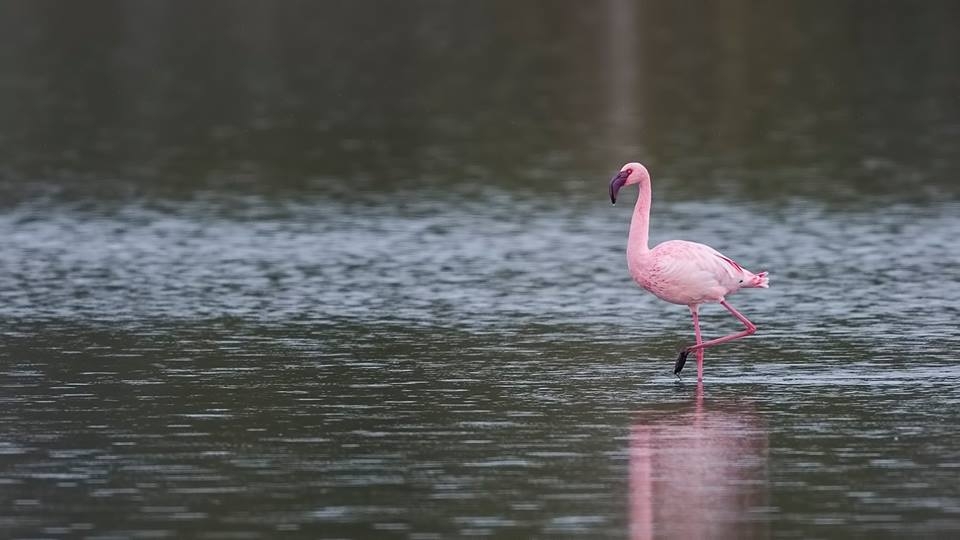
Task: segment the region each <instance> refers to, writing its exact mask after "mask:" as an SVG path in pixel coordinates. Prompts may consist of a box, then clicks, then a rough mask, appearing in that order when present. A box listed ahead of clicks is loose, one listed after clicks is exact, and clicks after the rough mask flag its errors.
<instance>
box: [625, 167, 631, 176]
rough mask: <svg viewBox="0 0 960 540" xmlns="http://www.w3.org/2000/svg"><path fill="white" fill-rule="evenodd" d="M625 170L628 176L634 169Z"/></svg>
mask: <svg viewBox="0 0 960 540" xmlns="http://www.w3.org/2000/svg"><path fill="white" fill-rule="evenodd" d="M623 172H625V173H627V176H630V175H631V174H633V169H627V170H625V171H623Z"/></svg>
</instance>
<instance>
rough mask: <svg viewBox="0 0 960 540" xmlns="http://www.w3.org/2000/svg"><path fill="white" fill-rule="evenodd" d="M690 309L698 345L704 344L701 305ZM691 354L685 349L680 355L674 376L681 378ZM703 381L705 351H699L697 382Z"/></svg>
mask: <svg viewBox="0 0 960 540" xmlns="http://www.w3.org/2000/svg"><path fill="white" fill-rule="evenodd" d="M689 307H690V315H691V316H692V317H693V335H694V336H696V339H697V345H700V344H701V343H703V338H702V337H701V335H700V304H693V305H691V306H689ZM688 354H690V350H689V349H684V350H683V351H682V352H681V353H680V357H679V358H677V364H676V365H675V366H674V368H673V374H674V375H676V376H677V378H679V377H680V370H682V369H683V365H684V364H686V363H687V355H688ZM702 380H703V349H697V381H702Z"/></svg>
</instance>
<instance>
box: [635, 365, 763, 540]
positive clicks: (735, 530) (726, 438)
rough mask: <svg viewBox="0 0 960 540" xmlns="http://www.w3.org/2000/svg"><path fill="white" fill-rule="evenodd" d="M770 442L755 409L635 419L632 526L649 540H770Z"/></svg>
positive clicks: (707, 409) (699, 405)
mask: <svg viewBox="0 0 960 540" xmlns="http://www.w3.org/2000/svg"><path fill="white" fill-rule="evenodd" d="M768 446H769V445H768V435H767V431H766V429H765V427H764V426H763V423H762V422H761V420H760V418H759V416H758V415H757V414H756V413H755V412H754V411H753V410H752V408H751V407H750V406H748V405H746V406H745V405H743V404H738V405H736V406H732V405H729V404H728V405H726V406H715V405H713V404H710V405H705V404H704V400H703V385H702V384H697V388H696V400H695V402H694V404H693V405H692V406H691V405H686V406H684V407H682V408H680V409H678V410H670V411H664V410H657V411H648V412H643V413H638V414H637V415H636V416H635V419H634V424H633V429H632V434H631V439H630V524H631V537H632V538H633V539H634V540H641V539H647V538H685V539H686V538H767V537H769V536H770V530H769V527H768V525H767V522H766V519H765V516H764V514H763V512H764V509H765V508H766V507H767V506H769V498H770V496H769V491H768V482H767V479H768V477H767V453H768V452H767V449H768Z"/></svg>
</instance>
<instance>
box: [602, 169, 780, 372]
mask: <svg viewBox="0 0 960 540" xmlns="http://www.w3.org/2000/svg"><path fill="white" fill-rule="evenodd" d="M632 184H640V197H639V198H637V205H636V207H635V208H634V209H633V219H632V220H631V222H630V237H629V239H628V240H627V267H628V268H629V269H630V275H631V276H633V280H634V281H636V282H637V284H639V285H640V286H641V287H643V288H644V289H646V290H648V291H650V292H651V293H653V294H654V295H655V296H656V297H657V298H660V299H661V300H666V301H667V302H671V303H673V304H681V305H685V306H687V307H689V308H690V314H691V315H692V316H693V333H694V336H695V337H696V340H697V343H696V345H691V346H689V347H684V349H683V350H682V351H680V356H679V357H678V358H677V363H676V365H675V366H674V368H673V373H674V375H676V376H677V377H679V376H680V370H682V369H683V365H684V364H685V363H686V361H687V355H688V354H690V353H692V352H696V353H697V381H702V380H703V350H704V349H706V348H707V347H713V346H714V345H720V344H721V343H726V342H728V341H733V340H735V339H739V338H742V337H746V336H749V335H751V334H753V333H754V332H756V331H757V327H756V325H754V324H753V323H752V322H750V320H749V319H747V318H746V317H744V316H743V314H742V313H740V312H739V311H737V310H735V309H733V306H731V305H730V304H729V303H727V300H726V297H727V296H728V295H731V294H733V293H735V292H737V291H738V290H740V289H742V288H745V287H762V288H764V289H765V288H767V287H768V285H767V273H766V272H760V273H759V274H754V273H753V272H750V271H749V270H747V269H746V268H743V267H742V266H740V265H739V264H737V263H736V262H735V261H734V260H733V259H730V258H729V257H725V256H723V254H721V253H720V252H719V251H717V250H715V249H713V248H712V247H710V246H705V245H703V244H698V243H696V242H687V241H685V240H669V241H667V242H663V243H662V244H658V245H657V246H655V247H654V248H653V249H650V248H649V247H648V246H647V238H648V235H649V229H650V202H651V201H650V198H651V188H650V173H649V172H647V168H646V167H644V166H643V165H641V164H639V163H627V164H626V165H624V166H623V168H621V169H620V172H619V173H618V174H617V175H616V176H614V177H613V179H612V180H611V181H610V202H611V203H613V204H616V203H617V193H618V192H619V191H620V188H622V187H623V186H629V185H632ZM705 302H719V303H720V305H721V306H723V307H725V308H726V309H727V311H729V312H730V313H731V314H733V316H734V317H736V318H737V320H739V321H740V322H741V323H743V325H744V326H745V327H746V329H744V330H743V331H740V332H735V333H733V334H729V335H726V336H723V337H720V338H717V339H711V340H710V341H703V339H702V338H701V337H700V320H699V316H700V304H703V303H705Z"/></svg>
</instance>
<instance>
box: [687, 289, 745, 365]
mask: <svg viewBox="0 0 960 540" xmlns="http://www.w3.org/2000/svg"><path fill="white" fill-rule="evenodd" d="M720 305H721V306H723V307H725V308H727V311H729V312H730V313H732V314H733V316H734V317H736V318H737V320H739V321H740V322H742V323H743V325H744V326H746V329H745V330H743V331H741V332H735V333H733V334H730V335H726V336H723V337H719V338H717V339H711V340H710V341H704V342H702V343H700V342H698V343H697V344H696V345H693V346H690V347H687V349H686V351H687V352H688V353H690V352H693V351H702V350H703V349H706V348H707V347H713V346H714V345H720V344H721V343H726V342H728V341H733V340H735V339H740V338H742V337H747V336H749V335H751V334H753V333H754V332H756V331H757V326H756V325H755V324H753V323H752V322H750V319H747V318H746V317H744V316H743V314H742V313H740V312H739V311H737V310H735V309H733V306H731V305H730V304H728V303H727V301H726V300H721V301H720Z"/></svg>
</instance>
